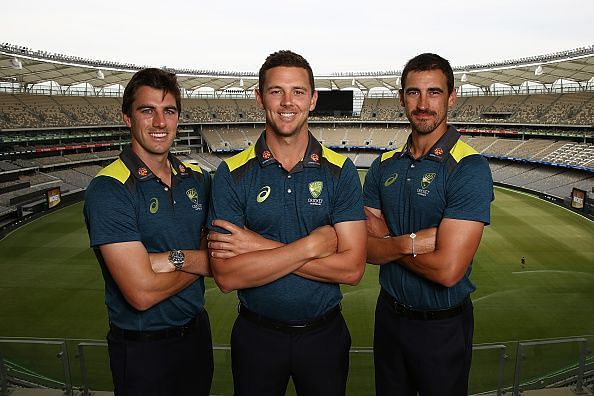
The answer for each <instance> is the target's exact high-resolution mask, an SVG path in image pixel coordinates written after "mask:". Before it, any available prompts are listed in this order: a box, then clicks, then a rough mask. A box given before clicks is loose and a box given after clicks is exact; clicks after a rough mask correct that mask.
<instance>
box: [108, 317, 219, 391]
mask: <svg viewBox="0 0 594 396" xmlns="http://www.w3.org/2000/svg"><path fill="white" fill-rule="evenodd" d="M107 343H108V348H109V362H110V366H111V373H112V377H113V385H114V394H115V395H116V396H187V395H192V396H207V395H208V394H209V393H210V385H211V382H212V376H213V370H214V365H213V354H212V339H211V333H210V322H209V319H208V314H207V313H206V311H203V312H202V313H201V314H199V315H198V317H197V318H196V322H195V324H194V327H193V328H192V329H191V331H189V332H187V334H184V335H182V336H178V337H164V338H162V339H147V340H142V339H134V340H132V339H130V338H129V337H125V336H123V335H121V334H116V332H115V331H113V330H112V331H110V332H109V334H108V335H107Z"/></svg>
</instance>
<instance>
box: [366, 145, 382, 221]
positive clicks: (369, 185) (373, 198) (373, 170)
mask: <svg viewBox="0 0 594 396" xmlns="http://www.w3.org/2000/svg"><path fill="white" fill-rule="evenodd" d="M380 160H381V156H380V157H377V158H376V159H375V160H374V161H373V162H372V163H371V167H370V168H369V170H368V171H367V175H365V183H364V184H363V204H364V205H365V206H367V207H370V208H375V209H380V210H381V208H382V203H381V197H380V188H379V185H380V183H379V179H380V174H379V173H380V172H379V171H380V162H381V161H380Z"/></svg>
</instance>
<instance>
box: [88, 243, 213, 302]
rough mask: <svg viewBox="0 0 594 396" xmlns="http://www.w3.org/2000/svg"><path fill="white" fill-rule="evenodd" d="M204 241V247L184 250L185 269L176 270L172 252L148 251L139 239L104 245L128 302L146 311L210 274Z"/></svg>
mask: <svg viewBox="0 0 594 396" xmlns="http://www.w3.org/2000/svg"><path fill="white" fill-rule="evenodd" d="M205 245H206V243H205V239H204V238H203V240H202V246H203V249H202V250H184V251H183V252H184V254H185V263H184V271H186V272H181V271H174V266H173V264H171V263H170V262H169V259H168V257H169V252H163V253H148V252H147V251H146V248H145V247H144V245H143V244H142V243H141V242H139V241H132V242H120V243H110V244H106V245H100V246H99V250H100V251H101V254H102V256H103V259H104V261H105V264H106V266H107V269H108V270H109V273H110V274H111V276H112V277H113V279H114V281H115V282H116V284H117V285H118V287H119V289H120V291H121V292H122V294H123V296H124V298H125V299H126V301H127V302H128V303H129V304H130V305H131V306H132V307H134V308H135V309H137V310H139V311H144V310H146V309H149V308H150V307H152V306H153V305H155V304H157V303H159V302H161V301H163V300H165V299H167V298H169V297H171V296H172V295H174V294H176V293H177V292H179V291H180V290H183V289H184V288H186V287H187V286H188V285H190V284H191V283H192V282H194V281H196V276H197V275H198V276H200V275H201V276H210V268H209V264H208V253H207V251H206V249H205V247H206V246H205Z"/></svg>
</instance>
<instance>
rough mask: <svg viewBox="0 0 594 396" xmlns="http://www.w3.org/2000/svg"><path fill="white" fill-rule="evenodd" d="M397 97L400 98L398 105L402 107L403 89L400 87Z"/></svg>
mask: <svg viewBox="0 0 594 396" xmlns="http://www.w3.org/2000/svg"><path fill="white" fill-rule="evenodd" d="M398 98H399V99H400V105H401V106H402V107H404V89H403V88H400V89H399V90H398Z"/></svg>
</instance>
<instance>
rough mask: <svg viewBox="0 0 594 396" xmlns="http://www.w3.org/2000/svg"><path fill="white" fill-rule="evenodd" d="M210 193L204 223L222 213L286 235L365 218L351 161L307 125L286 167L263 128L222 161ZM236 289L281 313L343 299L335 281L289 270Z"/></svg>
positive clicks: (255, 305) (255, 304)
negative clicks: (302, 146) (298, 154)
mask: <svg viewBox="0 0 594 396" xmlns="http://www.w3.org/2000/svg"><path fill="white" fill-rule="evenodd" d="M212 194H213V195H212V200H211V206H210V211H209V216H208V218H209V220H208V224H209V226H210V224H211V222H212V220H214V219H223V220H227V221H230V222H232V223H234V224H236V225H237V226H240V227H244V226H245V227H247V228H248V229H250V230H252V231H254V232H256V233H258V234H260V235H262V236H263V237H265V238H267V239H271V240H275V241H280V242H283V243H291V242H293V241H296V240H298V239H300V238H303V237H305V236H307V235H308V234H309V233H311V232H312V231H313V230H315V229H316V228H318V227H321V226H324V225H334V224H336V223H340V222H344V221H355V220H364V219H365V213H364V211H363V200H362V194H361V183H360V181H359V176H358V174H357V170H356V169H355V166H354V165H353V163H352V161H351V160H350V159H348V158H346V157H345V156H342V155H339V154H337V153H335V152H334V151H332V150H330V149H328V148H326V147H324V146H322V145H321V144H320V143H319V142H318V141H317V140H316V139H315V138H314V137H313V135H312V134H311V133H309V143H308V147H307V150H306V153H305V156H304V159H303V160H302V161H301V162H300V163H298V164H297V165H296V166H295V168H294V169H293V170H291V171H290V172H287V171H286V170H285V169H283V168H282V167H281V165H280V163H278V162H277V161H276V159H274V157H273V155H272V152H271V151H270V149H269V148H268V146H267V145H266V139H265V133H262V135H261V136H260V138H259V139H258V141H257V142H256V144H255V145H254V146H251V147H249V148H247V149H246V150H244V151H243V152H241V153H239V154H237V155H235V156H233V157H231V158H229V159H228V160H226V161H224V162H222V163H221V165H220V166H219V167H218V169H217V172H216V174H215V177H214V181H213V189H212ZM218 231H220V230H218ZM238 296H239V299H240V301H241V303H242V304H244V305H245V306H246V307H247V308H248V309H250V310H251V311H254V312H257V313H258V314H261V315H264V316H266V317H269V318H273V319H276V320H281V321H290V320H304V319H311V318H314V317H317V316H320V315H323V314H324V313H326V312H327V311H328V310H330V309H332V308H333V307H335V306H336V305H337V304H338V303H339V302H340V300H341V299H342V294H341V292H340V287H339V286H338V284H334V283H325V282H317V281H313V280H309V279H305V278H303V277H300V276H297V275H294V274H288V275H286V276H284V277H282V278H280V279H277V280H276V281H274V282H271V283H269V284H267V285H263V286H259V287H254V288H248V289H242V290H239V291H238Z"/></svg>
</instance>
